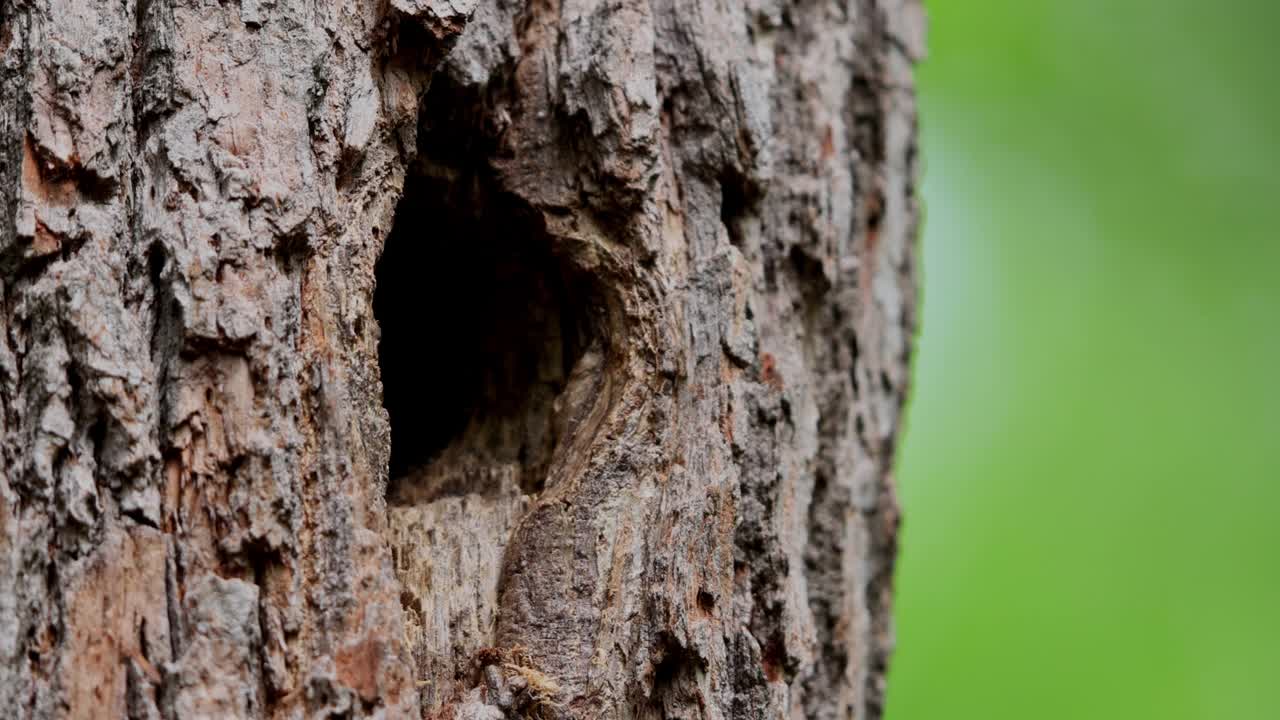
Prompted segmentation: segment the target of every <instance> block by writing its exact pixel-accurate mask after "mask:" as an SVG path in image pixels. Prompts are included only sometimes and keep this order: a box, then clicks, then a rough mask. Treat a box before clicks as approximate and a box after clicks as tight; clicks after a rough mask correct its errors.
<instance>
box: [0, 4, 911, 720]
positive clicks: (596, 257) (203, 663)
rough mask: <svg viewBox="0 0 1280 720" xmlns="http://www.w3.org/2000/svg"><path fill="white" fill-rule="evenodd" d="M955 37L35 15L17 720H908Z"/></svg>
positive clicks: (19, 381)
mask: <svg viewBox="0 0 1280 720" xmlns="http://www.w3.org/2000/svg"><path fill="white" fill-rule="evenodd" d="M922 24H923V19H922V16H921V11H920V9H919V7H918V4H917V2H916V0H805V1H804V2H795V3H791V2H782V1H780V0H746V2H745V3H742V2H734V1H730V0H607V1H601V0H528V1H527V2H519V1H516V0H390V1H389V2H386V1H383V0H359V1H358V2H350V1H349V0H336V1H332V2H330V1H327V0H319V1H318V2H302V1H301V0H238V1H237V0H225V1H220V2H213V1H212V0H196V1H195V2H189V1H186V0H177V1H174V0H121V1H120V2H94V1H90V0H0V206H2V207H3V214H2V215H0V219H2V220H3V227H0V469H2V470H3V472H0V708H3V709H6V710H8V711H9V715H10V716H13V717H19V718H27V717H34V718H52V717H73V718H99V717H130V718H167V719H171V720H172V719H186V718H206V717H207V718H223V717H251V718H265V717H397V718H398V717H410V718H412V717H437V718H449V717H452V718H456V719H463V718H475V719H479V718H502V717H546V718H655V719H656V718H747V719H749V718H778V717H789V718H873V717H878V716H879V715H880V713H881V705H882V701H883V683H884V671H885V664H886V658H887V655H888V653H889V650H890V646H891V643H892V639H891V636H892V633H891V629H890V618H889V593H890V581H891V575H892V564H893V557H894V542H895V533H896V527H897V506H896V503H895V501H894V494H893V483H892V477H891V468H890V466H891V462H892V458H893V447H894V438H895V435H896V433H897V432H898V429H899V424H900V417H901V408H902V403H903V398H904V394H905V392H906V387H907V377H908V374H907V371H908V355H909V352H910V344H911V338H912V332H913V328H914V323H915V275H916V272H915V265H914V253H913V240H914V236H915V230H916V224H917V219H918V209H917V203H916V196H915V189H914V185H913V182H914V175H915V164H916V160H915V109H914V98H913V91H912V80H911V62H912V61H913V60H914V59H915V58H916V57H917V56H918V55H919V53H920V52H921V45H922V38H921V34H922ZM397 207H398V208H399V209H398V210H397ZM380 258H381V261H380ZM380 349H381V353H380ZM384 389H385V406H384ZM384 407H385V409H384Z"/></svg>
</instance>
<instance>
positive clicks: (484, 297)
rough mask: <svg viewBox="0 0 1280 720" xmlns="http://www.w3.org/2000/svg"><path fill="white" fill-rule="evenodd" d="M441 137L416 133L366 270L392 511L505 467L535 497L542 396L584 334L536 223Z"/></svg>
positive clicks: (546, 417)
mask: <svg viewBox="0 0 1280 720" xmlns="http://www.w3.org/2000/svg"><path fill="white" fill-rule="evenodd" d="M428 99H430V98H428ZM449 127H452V126H449V125H446V128H449ZM451 135H452V133H441V132H435V133H432V132H431V131H430V128H427V129H426V130H424V131H422V133H421V134H420V137H419V143H420V147H419V150H420V157H422V159H421V160H420V161H419V162H418V163H417V164H416V165H415V167H414V170H413V172H412V173H411V175H410V176H409V178H408V179H407V181H406V185H405V191H404V196H403V198H402V199H401V201H400V204H399V206H398V208H397V210H396V217H395V224H394V226H393V227H392V229H391V232H390V233H389V234H388V236H387V240H386V244H385V246H384V249H383V253H382V256H381V258H380V259H379V262H378V266H377V289H376V291H375V293H374V298H373V309H374V315H375V317H376V319H377V321H378V325H379V328H380V330H381V339H380V342H379V346H378V355H379V364H380V366H381V370H382V386H383V404H384V405H385V407H386V409H387V412H388V414H389V415H390V420H391V460H390V482H389V483H388V489H387V493H388V499H389V500H390V501H391V502H393V503H413V502H423V501H429V500H431V499H434V498H435V497H438V496H440V495H456V494H462V493H466V492H481V491H486V490H488V489H490V488H485V487H476V485H477V484H479V483H488V482H490V481H492V480H493V479H494V478H496V477H498V476H500V475H501V474H503V473H507V472H511V473H514V474H515V477H516V478H517V480H518V482H519V484H520V485H521V487H522V488H523V489H524V490H525V491H526V492H532V491H536V490H538V489H540V487H541V485H542V482H543V481H544V479H545V474H546V469H547V466H548V465H549V463H550V459H551V454H552V451H553V450H554V449H555V443H556V441H557V438H556V437H555V431H554V428H555V427H556V426H557V425H556V423H555V422H554V421H553V414H554V412H555V399H556V397H557V396H558V395H559V394H560V392H561V391H562V390H563V389H564V385H565V382H566V379H567V378H568V376H569V373H570V371H571V370H572V368H573V365H574V363H575V362H576V361H577V359H578V358H579V357H580V356H581V355H582V353H583V351H584V349H585V348H586V346H587V345H588V344H589V343H590V342H591V339H592V331H591V328H590V327H589V323H588V322H587V308H588V307H589V304H588V303H589V298H588V296H587V293H586V291H585V290H584V286H583V284H582V283H581V282H580V281H579V279H577V278H575V277H574V276H573V274H572V273H570V272H569V271H568V270H567V268H566V267H564V265H563V264H562V263H561V262H559V261H558V260H557V258H556V257H555V256H554V254H553V252H552V247H551V242H550V239H549V238H548V237H547V235H546V232H545V231H544V229H543V226H542V223H541V221H540V219H539V218H537V217H536V216H535V215H534V214H533V213H532V212H530V211H528V210H527V209H526V208H525V207H523V206H522V205H521V204H520V203H519V202H517V201H516V200H514V199H512V198H510V197H507V196H504V195H502V194H501V193H500V192H498V191H497V190H496V188H495V187H494V185H493V183H492V181H491V180H489V179H488V178H487V177H486V170H485V165H484V164H483V163H482V162H471V161H470V160H469V159H468V158H467V157H466V152H465V151H466V144H465V143H463V142H462V141H461V140H460V139H458V138H451V137H450V136H451ZM424 139H425V140H426V141H428V142H427V143H426V147H425V148H424V147H423V145H424ZM431 141H434V142H431ZM441 145H443V147H441ZM432 150H435V152H431V151H432Z"/></svg>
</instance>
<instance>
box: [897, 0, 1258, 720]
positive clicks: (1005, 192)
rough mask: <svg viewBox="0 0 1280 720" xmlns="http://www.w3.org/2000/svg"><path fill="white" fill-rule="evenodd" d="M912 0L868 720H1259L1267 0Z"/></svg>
mask: <svg viewBox="0 0 1280 720" xmlns="http://www.w3.org/2000/svg"><path fill="white" fill-rule="evenodd" d="M926 5H927V6H928V8H929V12H930V37H929V40H930V57H929V59H928V60H927V61H926V62H925V63H924V64H923V65H922V66H921V67H920V70H919V82H920V102H921V122H922V132H923V143H924V159H925V175H924V188H925V189H924V194H925V198H926V203H927V222H926V226H925V231H924V239H923V255H924V312H923V329H922V331H921V335H920V339H919V344H918V346H917V351H918V353H917V356H916V379H915V387H914V394H913V400H912V403H911V407H910V410H909V414H908V418H907V423H908V424H907V432H906V436H905V440H904V443H903V446H902V450H901V455H900V457H899V462H900V465H899V473H898V477H899V482H900V488H901V493H902V500H903V504H904V506H905V511H906V515H905V524H904V530H903V537H902V543H903V544H902V555H901V561H900V564H899V568H898V577H897V599H896V612H897V628H898V650H897V653H896V655H895V656H894V660H893V665H892V669H891V673H890V682H889V700H888V707H887V717H888V720H916V719H919V718H929V719H930V720H936V719H939V718H946V719H948V720H955V719H961V718H984V719H999V718H1019V719H1024V718H1029V719H1035V720H1044V719H1052V718H1073V719H1075V718H1087V719H1090V720H1092V719H1094V718H1126V719H1128V718H1159V719H1161V720H1178V719H1181V718H1196V719H1203V720H1208V719H1213V720H1221V719H1226V720H1249V719H1253V718H1258V719H1262V718H1266V719H1267V720H1275V719H1276V718H1280V241H1278V240H1277V238H1280V180H1278V178H1280V78H1277V73H1280V51H1278V50H1277V48H1280V3H1277V2H1274V1H1268V2H1263V1H1262V0H1257V1H1250V0H1235V1H1232V0H1226V1H1224V2H1207V1H1206V0H1127V1H1126V0H1109V1H1108V0H932V1H931V2H930V1H929V0H926Z"/></svg>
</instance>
